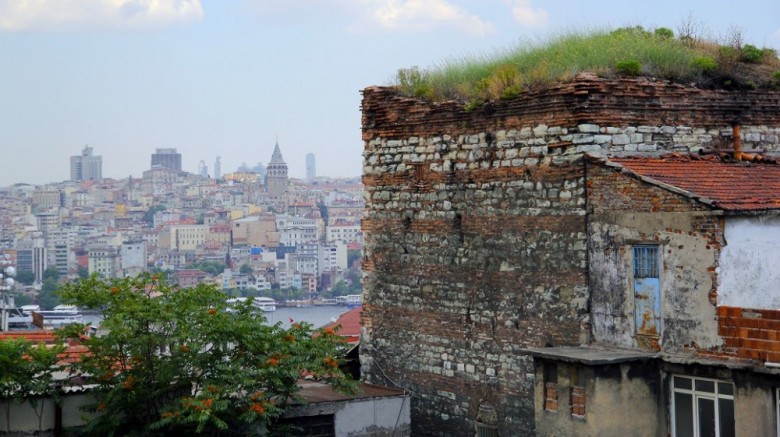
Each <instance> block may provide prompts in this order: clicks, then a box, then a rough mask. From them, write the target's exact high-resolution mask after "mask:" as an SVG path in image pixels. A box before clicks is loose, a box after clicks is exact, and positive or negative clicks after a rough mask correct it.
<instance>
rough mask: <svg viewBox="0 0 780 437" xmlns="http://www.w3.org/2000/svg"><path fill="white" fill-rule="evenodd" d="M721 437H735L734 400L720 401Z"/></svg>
mask: <svg viewBox="0 0 780 437" xmlns="http://www.w3.org/2000/svg"><path fill="white" fill-rule="evenodd" d="M718 419H719V420H720V437H734V435H735V432H734V400H732V399H718Z"/></svg>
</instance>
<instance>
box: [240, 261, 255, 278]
mask: <svg viewBox="0 0 780 437" xmlns="http://www.w3.org/2000/svg"><path fill="white" fill-rule="evenodd" d="M238 271H239V273H241V274H242V275H251V274H252V273H254V272H255V269H253V268H252V266H250V265H249V264H247V263H244V264H241V267H240V268H239V269H238Z"/></svg>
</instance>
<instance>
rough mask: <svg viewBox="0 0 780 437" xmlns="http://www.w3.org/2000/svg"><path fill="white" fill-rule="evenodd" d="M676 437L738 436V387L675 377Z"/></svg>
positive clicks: (673, 413)
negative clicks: (736, 430) (736, 403)
mask: <svg viewBox="0 0 780 437" xmlns="http://www.w3.org/2000/svg"><path fill="white" fill-rule="evenodd" d="M671 417H672V437H734V385H733V384H732V383H730V382H723V381H718V380H716V379H705V378H689V377H686V376H674V377H672V415H671Z"/></svg>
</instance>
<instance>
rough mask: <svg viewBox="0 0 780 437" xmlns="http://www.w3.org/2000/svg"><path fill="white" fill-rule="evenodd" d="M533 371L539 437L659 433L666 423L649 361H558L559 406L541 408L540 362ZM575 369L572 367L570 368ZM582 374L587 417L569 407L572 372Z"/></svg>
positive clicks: (656, 378) (654, 371) (656, 374)
mask: <svg viewBox="0 0 780 437" xmlns="http://www.w3.org/2000/svg"><path fill="white" fill-rule="evenodd" d="M549 364H550V363H549V362H544V361H541V360H539V361H538V362H537V370H536V390H535V395H534V396H535V404H536V434H537V435H538V436H551V437H552V436H555V437H578V436H603V437H622V436H637V437H640V436H647V437H652V436H659V435H665V434H666V432H665V430H666V425H665V416H666V413H665V411H664V407H663V405H664V403H663V390H662V389H661V387H662V386H661V381H660V373H659V372H658V369H657V367H656V366H655V365H654V364H652V363H650V364H647V363H626V364H614V365H606V366H594V367H591V366H586V365H582V364H576V363H564V362H558V363H557V366H556V367H557V369H558V372H557V373H558V378H557V381H558V383H557V384H558V409H557V411H547V410H545V409H544V408H543V396H544V389H543V386H544V383H543V382H542V381H543V379H544V366H545V365H549ZM574 369H576V370H574ZM572 370H574V372H581V373H582V375H581V377H582V379H583V380H584V381H585V385H584V389H585V415H584V416H576V415H574V414H572V411H571V408H570V406H571V402H570V401H571V388H572V387H573V386H575V385H577V382H576V381H573V380H572V378H571V375H572V374H573V373H574V372H573V371H572Z"/></svg>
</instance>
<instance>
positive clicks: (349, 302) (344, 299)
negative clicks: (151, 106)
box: [336, 294, 363, 309]
mask: <svg viewBox="0 0 780 437" xmlns="http://www.w3.org/2000/svg"><path fill="white" fill-rule="evenodd" d="M336 300H337V301H338V303H339V304H340V305H346V306H347V308H350V309H352V308H356V307H359V306H360V305H361V304H362V302H363V299H362V297H361V296H360V295H359V294H348V295H346V296H338V297H337V298H336Z"/></svg>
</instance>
